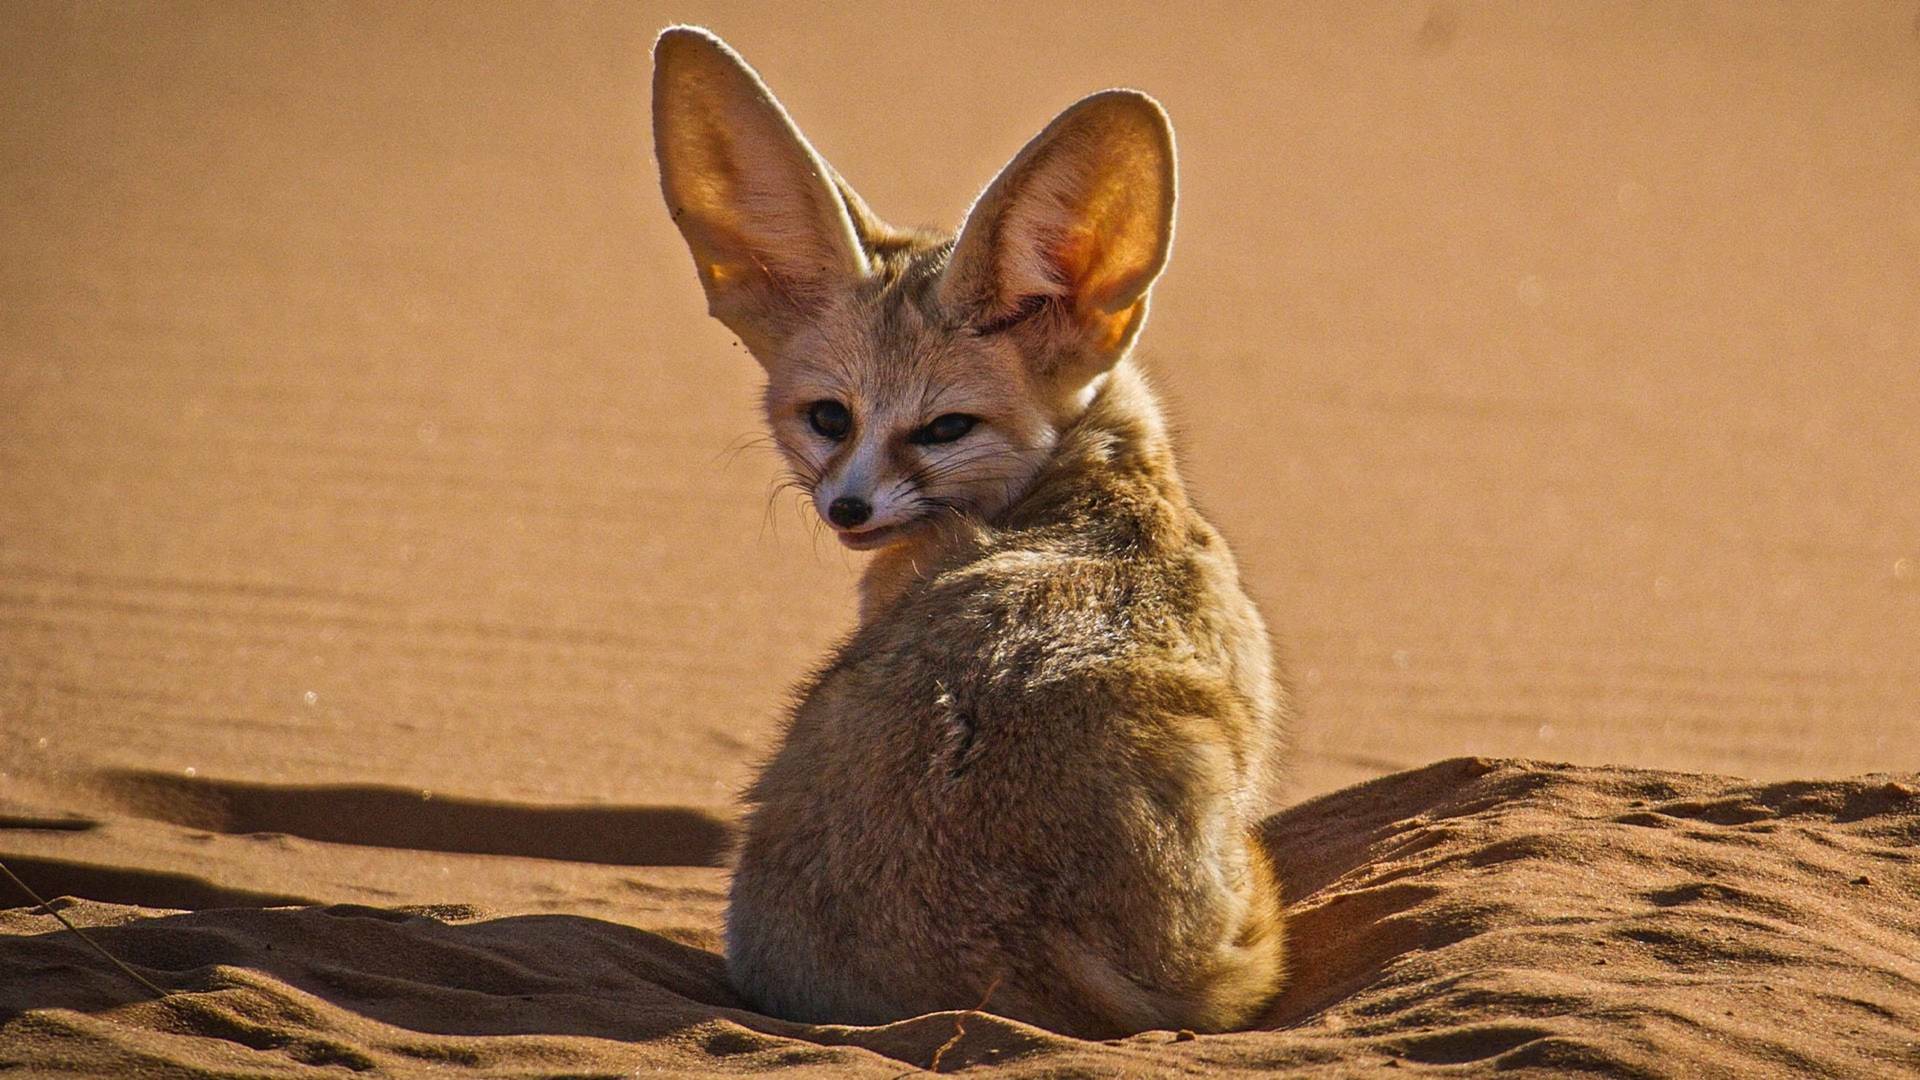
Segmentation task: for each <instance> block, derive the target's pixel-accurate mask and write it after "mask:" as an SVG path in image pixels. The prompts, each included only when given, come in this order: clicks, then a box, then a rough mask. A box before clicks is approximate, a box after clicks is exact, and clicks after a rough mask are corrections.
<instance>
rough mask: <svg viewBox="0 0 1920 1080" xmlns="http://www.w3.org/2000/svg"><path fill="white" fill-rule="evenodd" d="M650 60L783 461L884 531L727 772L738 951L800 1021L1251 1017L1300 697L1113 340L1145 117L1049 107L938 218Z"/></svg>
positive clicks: (1213, 1025)
mask: <svg viewBox="0 0 1920 1080" xmlns="http://www.w3.org/2000/svg"><path fill="white" fill-rule="evenodd" d="M654 56H655V66H654V99H653V110H654V111H653V116H654V143H655V150H656V153H657V155H658V157H659V161H660V173H661V188H662V191H663V193H664V195H665V197H666V201H667V205H668V207H669V209H670V210H671V212H672V214H673V219H674V222H675V223H676V224H677V225H678V226H679V228H680V231H681V234H682V236H683V237H684V238H685V239H686V241H687V246H688V248H689V250H691V252H692V253H693V258H694V266H695V269H696V272H697V273H698V274H699V276H700V281H701V283H702V285H703V286H704V287H705V289H706V294H707V302H708V309H709V311H710V312H711V313H712V314H713V315H714V316H715V317H716V318H718V319H720V320H721V321H722V322H724V323H726V324H727V325H728V326H729V327H731V328H732V329H733V330H734V332H735V333H736V334H738V335H739V336H740V338H741V340H742V341H743V342H745V343H746V345H747V346H748V348H749V349H750V350H751V351H752V353H753V355H754V358H755V359H756V360H758V361H759V362H760V364H761V366H762V367H764V368H765V369H766V374H767V390H766V397H765V404H766V410H767V422H768V425H769V428H770V430H771V431H772V432H773V436H774V439H775V441H776V442H777V443H778V445H779V446H780V448H781V450H782V452H783V453H784V454H785V455H786V457H787V462H788V464H789V466H790V468H791V469H792V470H793V473H794V477H795V479H796V481H797V482H799V483H800V484H801V485H802V486H803V487H804V488H806V489H807V490H808V491H809V492H810V493H811V495H812V496H813V499H814V502H815V506H816V507H817V508H818V509H819V510H820V512H821V516H822V517H823V518H825V519H827V520H828V521H829V522H830V523H832V524H833V525H834V526H835V528H836V531H837V532H838V535H839V536H840V538H841V540H842V541H843V542H845V543H847V544H848V545H849V546H851V547H859V548H867V549H872V550H874V551H875V556H874V558H873V559H872V561H870V562H869V563H868V565H867V568H866V570H865V571H864V573H863V575H862V578H861V620H860V626H859V628H858V629H857V630H856V631H855V632H854V633H853V634H852V635H851V636H849V637H848V639H847V640H846V641H845V642H844V643H843V644H842V645H841V646H840V648H839V649H838V650H837V651H836V652H835V653H834V655H833V656H832V657H831V658H829V660H828V661H827V662H826V663H825V664H824V665H823V666H822V667H821V668H820V670H819V672H818V673H817V674H816V675H815V676H813V678H812V679H810V680H809V681H808V682H807V684H805V685H804V686H802V687H801V688H800V690H799V691H798V693H797V695H796V703H795V705H794V708H793V712H792V715H791V717H790V718H789V723H788V724H787V727H786V729H785V731H784V733H783V736H782V739H781V743H780V746H779V747H778V749H777V750H776V751H775V753H774V754H773V756H772V757H771V758H770V759H769V761H768V762H767V764H766V766H765V767H764V768H763V769H762V771H761V773H760V775H759V776H758V778H757V779H756V780H755V781H754V783H753V785H752V786H751V788H749V789H748V791H747V792H746V796H745V801H746V803H747V804H748V805H747V813H746V817H745V822H744V836H743V839H742V843H741V847H740V852H739V858H738V863H737V865H736V867H735V869H734V873H733V879H732V882H731V885H730V891H729V902H728V909H727V926H726V952H727V971H728V975H729V978H730V979H731V980H732V981H733V983H734V985H735V987H736V988H737V989H738V990H739V991H740V993H741V994H742V995H743V996H744V997H745V998H746V1000H748V1001H749V1002H751V1003H752V1004H753V1005H754V1006H755V1007H756V1008H759V1009H761V1010H762V1011H765V1012H769V1013H773V1014H775V1015H779V1016H784V1017H788V1018H790V1019H795V1020H804V1021H811V1022H826V1023H842V1024H876V1023H885V1022H888V1021H892V1020H897V1019H900V1018H903V1017H907V1016H912V1015H915V1014H918V1013H924V1012H929V1011H933V1010H938V1009H962V1008H970V1007H973V1006H975V1005H977V1004H979V1003H980V1001H981V1000H982V998H988V997H990V1000H989V1001H988V1007H989V1008H990V1009H991V1010H992V1011H994V1012H996V1013H999V1014H1001V1015H1005V1016H1010V1017H1014V1018H1017V1019H1022V1020H1026V1021H1029V1022H1032V1023H1036V1024H1040V1025H1043V1026H1046V1027H1049V1028H1052V1029H1054V1030H1056V1031H1062V1032H1067V1033H1069V1034H1077V1035H1082V1036H1087V1037H1095V1038H1105V1037H1111V1036H1117V1035H1124V1034H1128V1033H1132V1032H1136V1031H1140V1030H1144V1029H1147V1028H1153V1027H1177V1028H1194V1029H1197V1030H1223V1029H1226V1028H1231V1027H1235V1026H1239V1025H1243V1024H1245V1023H1247V1022H1248V1021H1250V1020H1252V1019H1253V1018H1255V1017H1257V1016H1258V1015H1259V1013H1260V1011H1261V1010H1262V1009H1263V1008H1264V1007H1265V1006H1266V1003H1267V1002H1268V1001H1269V1000H1271V998H1272V997H1273V995H1274V993H1275V992H1276V990H1277V988H1278V987H1279V985H1280V983H1281V980H1282V976H1283V960H1284V947H1283V936H1282V933H1281V929H1282V921H1281V908H1280V888H1279V884H1278V882H1277V881H1276V880H1275V877H1274V872H1273V868H1272V867H1271V866H1270V865H1269V863H1268V860H1267V856H1266V854H1265V849H1264V848H1263V847H1262V846H1261V844H1260V842H1259V837H1258V835H1257V813H1258V808H1259V804H1260V798H1259V794H1260V788H1261V783H1262V778H1263V775H1264V766H1265V764H1266V761H1267V758H1268V757H1269V756H1270V752H1271V751H1272V750H1273V748H1274V746H1275V745H1276V743H1277V742H1278V736H1279V732H1280V730H1281V728H1282V727H1283V726H1284V722H1285V719H1286V717H1287V716H1288V715H1289V712H1290V705H1289V702H1288V698H1287V695H1286V692H1285V689H1284V687H1283V686H1281V685H1280V684H1279V683H1278V682H1277V681H1276V680H1275V679H1274V677H1273V671H1272V664H1271V660H1270V650H1269V645H1268V640H1267V635H1266V629H1265V625H1264V623H1262V621H1261V619H1260V615H1259V612H1258V611H1257V610H1256V609H1255V608H1254V606H1253V603H1252V602H1251V601H1250V600H1249V599H1248V598H1247V596H1246V594H1245V592H1244V591H1242V589H1241V587H1240V584H1239V576H1238V570H1237V568H1236V566H1235V564H1234V560H1233V556H1232V554H1231V553H1230V552H1229V551H1228V549H1227V547H1226V544H1225V543H1224V542H1223V541H1222V540H1221V538H1220V536H1219V534H1218V533H1217V532H1215V531H1214V529H1213V527H1212V526H1211V525H1210V524H1208V522H1207V521H1206V520H1205V519H1204V518H1203V517H1201V516H1200V514H1199V513H1198V511H1196V510H1195V509H1194V507H1193V505H1192V503H1191V501H1190V500H1189V499H1188V497H1187V494H1186V488H1185V486H1184V484H1183V483H1182V481H1181V479H1180V476H1179V471H1178V469H1177V467H1176V464H1175V462H1174V459H1173V451H1172V449H1171V446H1170V444H1169V440H1168V438H1167V434H1166V430H1165V424H1164V423H1163V421H1162V420H1161V417H1160V413H1159V408H1158V405H1157V403H1156V402H1155V401H1154V398H1153V394H1152V392H1151V390H1150V389H1149V388H1148V386H1147V384H1146V381H1145V379H1144V377H1143V376H1142V375H1141V374H1140V372H1139V371H1138V370H1136V369H1135V367H1134V366H1133V364H1132V362H1131V360H1130V359H1129V358H1128V356H1127V353H1128V350H1129V348H1130V347H1131V345H1132V343H1133V340H1134V337H1135V336H1136V335H1137V334H1138V333H1139V331H1140V327H1141V325H1142V324H1143V322H1144V321H1145V318H1146V310H1147V293H1148V289H1149V288H1150V287H1151V285H1152V284H1153V282H1154V280H1155V278H1156V277H1157V276H1158V275H1159V273H1160V270H1161V268H1162V267H1163V266H1164V265H1165V262H1166V259H1167V254H1168V250H1169V246H1170V244H1171V240H1172V233H1173V210H1174V152H1173V139H1172V130H1171V128H1170V127H1169V126H1168V123H1167V120H1166V117H1165V114H1164V113H1163V112H1162V111H1161V110H1160V107H1159V106H1158V105H1157V104H1156V103H1154V102H1153V100H1152V99H1151V98H1148V97H1146V96H1145V95H1143V94H1139V93H1136V92H1133V91H1124V90H1111V91H1106V92H1104V93H1100V94H1095V95H1093V96H1092V97H1089V98H1086V99H1084V100H1082V101H1081V102H1079V103H1078V104H1076V105H1074V106H1072V107H1070V108H1068V109H1067V110H1066V111H1065V112H1063V113H1061V114H1060V116H1059V117H1057V118H1056V119H1055V120H1054V121H1053V122H1052V123H1051V124H1049V125H1048V126H1047V128H1046V129H1045V130H1043V131H1042V132H1041V133H1040V134H1039V135H1038V136H1036V137H1035V138H1034V139H1033V140H1032V141H1031V142H1029V143H1028V144H1027V146H1026V148H1025V149H1023V150H1021V151H1020V152H1019V154H1017V155H1016V156H1015V157H1014V159H1013V160H1012V162H1010V163H1009V164H1008V165H1007V167H1006V168H1005V169H1004V170H1002V171H1001V173H1000V174H999V176H998V177H996V178H995V179H994V180H993V182H992V183H991V184H990V185H989V186H988V187H987V189H986V191H985V192H984V193H983V194H981V196H980V198H979V199H978V200H977V201H976V202H975V204H974V206H973V208H972V209H971V210H969V211H968V213H967V217H966V219H965V221H964V223H963V224H962V226H961V228H960V230H959V233H958V235H957V236H956V237H954V238H951V239H949V238H948V237H946V236H944V235H939V234H934V233H928V232H919V231H910V230H901V229H895V228H892V227H890V226H888V225H886V224H885V223H883V222H881V221H880V220H879V219H878V218H876V217H875V216H874V215H873V214H872V212H871V211H869V210H868V209H867V207H866V204H865V203H863V202H861V201H860V198H859V196H857V195H855V194H854V192H853V189H852V188H851V187H849V186H848V185H847V184H846V182H845V181H844V180H842V179H841V178H840V176H839V174H837V173H835V172H834V171H833V169H832V167H831V166H829V165H828V164H827V163H826V162H825V161H823V160H821V158H820V156H819V155H818V154H816V153H815V152H814V150H813V148H812V147H811V146H809V145H808V144H807V141H806V140H805V139H804V138H803V137H801V135H800V133H799V131H798V130H797V129H796V128H795V127H794V126H793V123H792V121H791V120H790V119H789V118H788V117H787V114H786V112H785V110H784V109H782V108H781V107H780V104H779V102H777V101H776V100H774V98H773V96H772V94H771V93H769V92H768V90H767V88H766V86H765V85H764V84H763V83H762V82H761V81H760V79H759V77H758V76H757V75H755V74H754V72H753V70H752V69H751V68H749V67H748V66H747V65H746V63H745V62H744V61H742V60H741V59H740V58H739V57H738V56H737V55H735V54H734V53H733V51H732V50H730V49H728V48H727V46H726V45H725V44H724V43H722V42H721V41H720V40H719V39H718V38H715V37H713V36H712V35H710V34H708V33H706V32H705V31H701V30H696V29H692V28H687V27H675V28H673V29H670V30H668V31H666V32H665V33H663V34H662V35H661V37H660V40H659V42H658V44H657V45H656V46H655V52H654Z"/></svg>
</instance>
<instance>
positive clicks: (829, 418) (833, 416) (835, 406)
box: [807, 401, 853, 442]
mask: <svg viewBox="0 0 1920 1080" xmlns="http://www.w3.org/2000/svg"><path fill="white" fill-rule="evenodd" d="M807 423H809V424H812V425H813V430H815V431H817V432H819V433H820V434H821V436H822V437H824V438H828V439H832V440H833V441H834V442H839V441H840V440H841V439H844V438H846V437H847V432H849V431H851V430H853V414H852V413H850V412H848V411H847V407H846V406H845V405H842V404H840V403H839V402H837V401H816V402H814V403H813V404H811V405H809V406H807Z"/></svg>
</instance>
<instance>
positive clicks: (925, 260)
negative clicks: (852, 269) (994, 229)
mask: <svg viewBox="0 0 1920 1080" xmlns="http://www.w3.org/2000/svg"><path fill="white" fill-rule="evenodd" d="M947 251H948V245H947V244H946V243H944V242H934V241H933V238H930V237H929V238H926V240H925V241H923V243H922V244H921V245H916V246H915V247H914V248H912V249H909V250H902V251H899V252H897V253H887V254H892V255H893V257H891V258H889V257H886V254H882V256H881V257H879V258H876V259H875V260H874V264H875V265H874V271H875V272H874V273H873V274H872V275H871V276H869V277H868V278H866V279H864V280H862V281H860V282H858V283H857V284H856V285H855V286H854V287H853V288H851V289H849V290H847V291H845V292H844V293H842V294H841V295H839V296H837V297H835V298H834V299H833V301H832V302H831V303H829V304H827V305H825V306H824V307H823V309H822V310H821V312H820V314H819V315H818V316H817V317H816V318H814V319H812V320H810V321H809V322H808V323H807V324H806V325H805V326H803V327H801V328H799V329H798V330H796V332H795V333H794V334H793V336H792V337H791V338H790V339H789V340H788V341H787V342H786V343H785V345H784V346H783V347H782V348H781V350H780V356H779V358H778V360H777V361H776V362H775V363H774V364H772V365H770V368H771V370H770V372H769V375H770V378H769V380H768V384H767V403H768V406H769V408H770V409H775V410H779V409H782V408H783V407H798V406H804V405H806V404H808V403H811V402H813V401H817V400H820V399H822V398H831V399H833V400H837V401H842V402H844V403H846V404H848V405H850V406H852V407H853V408H854V409H855V411H856V413H857V414H859V415H860V416H861V418H862V419H863V420H865V421H867V422H868V423H872V422H874V421H881V422H883V423H884V422H887V421H889V420H892V421H895V422H897V423H900V424H907V425H913V424H918V423H921V422H924V421H926V420H929V419H932V418H933V417H934V416H937V415H939V414H941V413H945V412H958V411H964V412H971V413H978V414H989V413H1005V412H1007V411H1009V410H1010V409H1011V408H1012V407H1013V406H1014V405H1015V404H1016V401H1017V399H1018V398H1020V396H1021V395H1022V394H1023V393H1024V391H1025V390H1026V387H1025V382H1026V372H1025V367H1024V365H1023V363H1022V362H1021V358H1020V355H1019V353H1018V350H1017V349H1015V348H1014V347H1013V346H1012V344H1011V343H1010V342H1007V341H1004V340H996V339H995V338H994V337H993V336H991V335H988V336H982V335H980V334H978V333H977V332H975V331H974V330H972V329H970V328H968V327H967V326H965V325H964V323H963V322H962V321H961V320H958V319H954V318H951V317H950V316H949V315H948V314H947V313H945V312H943V311H942V310H941V309H940V306H939V304H938V301H937V299H936V297H935V291H936V288H937V284H938V280H939V271H940V270H941V269H942V268H943V267H944V265H945V261H946V256H947Z"/></svg>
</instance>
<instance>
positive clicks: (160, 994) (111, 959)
mask: <svg viewBox="0 0 1920 1080" xmlns="http://www.w3.org/2000/svg"><path fill="white" fill-rule="evenodd" d="M0 874H5V875H6V876H7V880H8V881H11V882H13V883H14V884H15V885H18V886H19V887H20V891H21V892H23V893H26V894H27V895H28V896H30V897H32V898H33V902H34V903H36V904H39V905H40V910H41V911H44V912H46V913H47V914H49V915H51V916H53V917H54V918H56V919H58V920H60V925H61V926H64V927H66V928H67V929H69V930H71V931H73V932H74V935H75V936H77V937H78V938H79V939H80V940H81V941H84V942H86V943H87V947H88V948H90V949H92V950H93V951H94V952H97V953H99V954H100V955H101V956H104V957H106V958H107V963H109V964H112V965H113V966H114V967H117V968H119V969H120V970H121V971H122V972H125V973H126V976H127V978H129V979H132V980H133V981H134V982H137V983H139V984H140V985H141V986H143V987H145V988H146V989H147V990H148V992H150V993H152V994H153V996H154V997H156V998H164V997H166V996H168V995H169V994H171V993H172V992H173V991H171V990H166V989H163V988H161V987H159V986H156V985H154V983H153V982H152V980H150V979H148V978H147V977H146V976H145V975H142V974H140V973H139V972H137V971H135V970H133V969H132V968H130V967H128V966H127V965H126V964H124V963H122V962H121V961H120V958H119V957H117V956H115V955H113V954H112V953H110V952H108V951H107V950H106V949H104V948H102V947H101V946H100V943H99V942H97V941H95V940H93V939H92V938H90V937H88V936H87V933H86V931H84V930H82V929H80V928H79V927H77V926H75V925H73V924H72V923H71V922H68V921H67V917H66V916H65V915H62V914H60V912H58V911H56V910H54V906H53V905H52V904H49V903H47V902H46V900H44V899H42V898H41V896H40V894H39V893H37V892H34V891H33V886H31V885H28V884H27V883H26V882H24V881H21V880H20V875H18V874H16V873H14V872H13V871H12V870H11V869H9V868H8V867H7V864H6V863H3V862H0ZM989 993H991V991H989ZM983 1004H984V1002H983ZM954 1037H955V1038H959V1036H958V1035H956V1036H954ZM934 1060H936V1061H938V1060H939V1055H937V1054H936V1055H935V1056H934Z"/></svg>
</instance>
